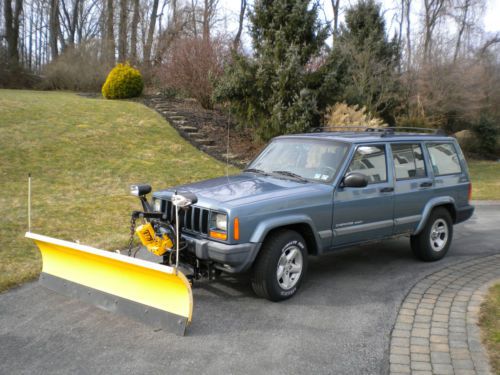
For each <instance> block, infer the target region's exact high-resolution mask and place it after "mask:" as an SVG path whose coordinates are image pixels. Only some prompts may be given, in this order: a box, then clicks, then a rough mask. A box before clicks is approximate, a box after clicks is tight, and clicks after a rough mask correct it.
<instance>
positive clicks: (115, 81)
mask: <svg viewBox="0 0 500 375" xmlns="http://www.w3.org/2000/svg"><path fill="white" fill-rule="evenodd" d="M143 88H144V82H143V80H142V75H141V73H140V72H139V71H138V70H137V69H134V68H132V67H131V66H130V65H128V64H118V65H116V66H115V67H114V68H113V69H112V70H111V72H109V74H108V78H106V82H104V85H103V86H102V95H103V96H104V97H105V98H107V99H126V98H134V97H136V96H139V95H141V93H142V89H143Z"/></svg>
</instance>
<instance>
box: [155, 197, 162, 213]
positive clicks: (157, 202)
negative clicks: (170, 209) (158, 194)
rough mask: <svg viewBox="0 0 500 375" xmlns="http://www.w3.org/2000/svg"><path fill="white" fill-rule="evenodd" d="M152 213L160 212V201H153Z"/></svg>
mask: <svg viewBox="0 0 500 375" xmlns="http://www.w3.org/2000/svg"><path fill="white" fill-rule="evenodd" d="M153 211H155V212H161V199H155V200H153Z"/></svg>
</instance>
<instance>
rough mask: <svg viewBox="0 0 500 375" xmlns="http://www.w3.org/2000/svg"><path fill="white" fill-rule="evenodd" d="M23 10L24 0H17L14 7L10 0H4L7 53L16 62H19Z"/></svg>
mask: <svg viewBox="0 0 500 375" xmlns="http://www.w3.org/2000/svg"><path fill="white" fill-rule="evenodd" d="M22 10H23V1H22V0H15V6H14V9H13V8H12V2H11V1H10V0H4V17H5V39H6V40H7V54H8V57H9V59H10V60H11V61H13V62H14V63H18V62H19V50H18V45H19V19H20V16H21V12H22Z"/></svg>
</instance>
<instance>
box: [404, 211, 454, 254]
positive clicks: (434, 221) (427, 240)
mask: <svg viewBox="0 0 500 375" xmlns="http://www.w3.org/2000/svg"><path fill="white" fill-rule="evenodd" d="M441 228H444V229H441ZM436 229H437V231H435V230H436ZM440 230H441V232H440ZM442 230H446V235H443V233H444V232H442ZM452 239H453V221H452V220H451V215H450V212H449V211H448V210H447V209H446V208H444V207H438V208H436V209H434V210H433V211H432V212H431V214H430V215H429V218H428V219H427V223H426V224H425V227H424V229H422V231H421V232H420V233H419V234H417V235H415V236H411V237H410V244H411V249H412V250H413V254H415V256H416V257H417V258H418V259H420V260H423V261H425V262H434V261H436V260H440V259H442V258H443V257H444V256H445V255H446V253H447V252H448V249H449V248H450V245H451V241H452Z"/></svg>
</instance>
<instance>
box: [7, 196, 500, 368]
mask: <svg viewBox="0 0 500 375" xmlns="http://www.w3.org/2000/svg"><path fill="white" fill-rule="evenodd" d="M499 223H500V205H498V204H484V203H483V204H481V205H480V206H478V207H477V208H476V214H475V215H474V217H473V218H472V219H471V220H470V221H468V222H466V223H464V224H460V225H458V226H456V227H455V238H454V242H453V244H452V247H451V249H450V252H449V253H448V255H447V257H446V258H445V259H443V260H442V261H440V262H437V263H423V262H419V261H417V260H416V259H414V258H413V256H412V254H411V251H410V248H409V244H408V240H406V239H401V240H392V241H386V242H383V243H380V244H377V245H367V246H362V247H357V248H353V249H349V250H344V251H342V252H338V253H335V254H331V255H327V256H324V257H321V258H311V260H310V267H309V276H308V278H307V280H306V281H305V283H304V284H303V287H302V289H301V291H300V293H299V294H298V295H297V296H296V297H294V298H293V299H291V300H288V301H285V302H281V303H272V302H268V301H266V300H262V299H257V298H256V297H255V296H254V294H253V293H252V291H251V289H250V288H249V286H248V280H247V279H245V278H244V277H241V278H226V279H224V280H222V281H218V282H212V283H205V284H201V285H200V284H198V286H197V287H196V288H195V289H194V300H195V311H194V315H193V316H194V318H193V324H192V325H191V326H190V327H189V328H188V332H187V336H186V337H177V336H175V335H173V334H170V333H166V332H163V331H157V332H155V331H153V330H152V329H151V328H150V327H148V326H146V325H143V324H140V323H137V322H135V321H132V320H129V319H127V318H124V317H122V316H117V315H113V314H110V313H107V312H104V311H101V310H98V309H96V308H94V307H92V306H89V305H86V304H85V303H82V302H79V301H76V300H71V299H68V298H66V297H63V296H60V295H57V294H55V293H53V292H51V291H48V290H46V289H44V288H42V287H40V286H38V285H37V283H31V284H27V285H24V286H22V287H20V288H17V289H14V290H10V291H8V292H6V293H3V294H0V374H68V373H78V374H129V373H130V374H132V373H134V374H135V373H140V374H156V373H158V374H159V373H162V374H165V373H182V374H186V373H196V374H205V373H259V374H262V373H278V374H281V373H288V374H289V373H307V374H310V373H314V374H384V373H387V372H388V369H389V358H388V355H389V354H388V353H389V338H390V332H391V329H392V327H393V325H394V321H395V319H396V316H397V312H398V309H399V306H400V304H401V301H402V300H403V299H404V297H405V295H406V294H407V292H408V291H409V289H410V288H411V287H412V286H413V285H414V284H415V283H416V282H417V281H418V280H420V279H421V278H423V277H424V276H426V275H428V274H430V273H432V272H435V271H437V270H439V269H441V268H443V267H445V266H447V265H450V264H454V263H457V262H460V261H464V260H467V259H471V258H474V257H481V256H485V255H489V254H495V253H499V252H500V229H499V228H500V227H499Z"/></svg>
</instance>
